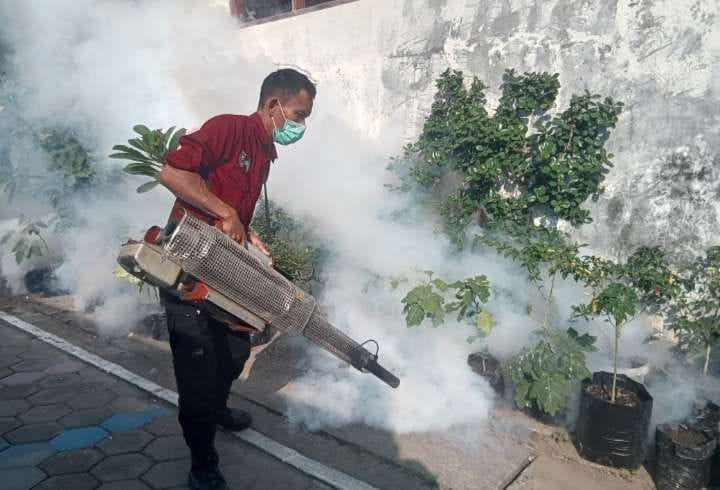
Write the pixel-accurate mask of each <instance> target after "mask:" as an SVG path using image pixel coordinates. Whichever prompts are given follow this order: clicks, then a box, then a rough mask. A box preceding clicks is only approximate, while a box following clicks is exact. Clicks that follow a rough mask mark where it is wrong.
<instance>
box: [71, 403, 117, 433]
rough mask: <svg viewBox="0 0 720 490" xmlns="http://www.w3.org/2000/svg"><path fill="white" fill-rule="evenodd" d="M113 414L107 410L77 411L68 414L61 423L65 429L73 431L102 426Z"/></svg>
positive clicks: (90, 409)
mask: <svg viewBox="0 0 720 490" xmlns="http://www.w3.org/2000/svg"><path fill="white" fill-rule="evenodd" d="M111 415H112V412H111V411H110V410H109V409H107V408H104V407H103V408H89V409H87V410H76V411H74V412H72V413H69V414H67V415H66V416H64V417H63V418H61V419H60V420H58V422H59V423H61V424H62V425H64V426H65V427H67V428H69V429H72V428H75V427H88V426H91V425H100V423H101V422H102V421H103V420H105V419H107V418H109V417H110V416H111Z"/></svg>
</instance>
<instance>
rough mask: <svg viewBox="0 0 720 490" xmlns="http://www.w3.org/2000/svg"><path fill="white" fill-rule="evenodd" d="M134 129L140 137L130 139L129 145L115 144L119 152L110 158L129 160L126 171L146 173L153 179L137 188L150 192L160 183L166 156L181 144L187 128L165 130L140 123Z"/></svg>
mask: <svg viewBox="0 0 720 490" xmlns="http://www.w3.org/2000/svg"><path fill="white" fill-rule="evenodd" d="M133 131H135V133H137V134H138V136H139V137H136V138H131V139H129V140H128V145H115V146H113V150H115V151H116V152H117V153H113V154H111V155H110V158H117V159H120V160H129V161H130V163H128V164H127V165H126V166H125V168H123V171H124V172H127V173H129V174H131V175H144V176H146V177H150V178H151V179H152V180H150V181H149V182H145V183H144V184H142V185H140V186H139V187H138V188H137V192H140V193H143V192H148V191H150V190H152V189H153V188H155V186H157V185H158V184H159V183H160V180H159V175H160V170H162V168H163V165H165V158H166V157H167V154H168V152H169V151H172V150H175V149H177V148H178V147H179V146H180V138H181V137H182V136H184V135H185V133H186V130H185V129H184V128H180V129H178V130H176V129H175V127H174V126H173V127H171V128H170V129H168V130H166V131H163V130H162V129H153V130H150V129H148V127H147V126H144V125H142V124H138V125H136V126H133Z"/></svg>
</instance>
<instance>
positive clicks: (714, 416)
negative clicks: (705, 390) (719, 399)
mask: <svg viewBox="0 0 720 490" xmlns="http://www.w3.org/2000/svg"><path fill="white" fill-rule="evenodd" d="M689 423H690V425H692V426H693V427H695V428H697V429H700V430H701V431H703V432H705V433H707V434H709V435H711V436H712V437H714V438H715V441H716V443H718V442H720V407H719V406H717V405H715V404H714V403H712V402H708V403H707V404H706V405H705V407H704V408H702V409H701V410H700V411H699V413H698V414H697V415H696V416H695V417H693V418H691V419H690V420H689ZM711 466H712V475H711V481H713V482H716V483H718V482H720V450H718V449H717V448H715V457H714V458H713V463H712V465H711Z"/></svg>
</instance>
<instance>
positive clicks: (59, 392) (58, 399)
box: [28, 388, 75, 405]
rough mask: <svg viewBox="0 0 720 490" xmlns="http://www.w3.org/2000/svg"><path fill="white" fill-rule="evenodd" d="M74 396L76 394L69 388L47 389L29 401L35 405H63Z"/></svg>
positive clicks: (31, 397)
mask: <svg viewBox="0 0 720 490" xmlns="http://www.w3.org/2000/svg"><path fill="white" fill-rule="evenodd" d="M74 396H75V393H73V391H72V390H68V389H67V388H46V389H44V390H40V391H38V392H37V393H35V394H34V395H32V396H30V397H28V401H29V402H30V403H32V404H33V405H50V404H53V403H62V402H64V401H67V400H69V399H70V398H72V397H74Z"/></svg>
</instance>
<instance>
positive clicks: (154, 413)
mask: <svg viewBox="0 0 720 490" xmlns="http://www.w3.org/2000/svg"><path fill="white" fill-rule="evenodd" d="M142 413H144V414H146V415H147V416H148V417H149V420H148V422H149V421H150V420H152V419H156V418H158V417H166V416H168V415H172V412H171V411H170V410H168V409H166V408H163V407H161V406H160V405H150V406H149V407H147V408H146V409H144V410H143V411H142Z"/></svg>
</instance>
